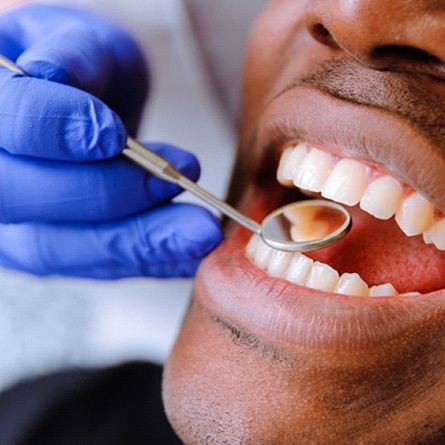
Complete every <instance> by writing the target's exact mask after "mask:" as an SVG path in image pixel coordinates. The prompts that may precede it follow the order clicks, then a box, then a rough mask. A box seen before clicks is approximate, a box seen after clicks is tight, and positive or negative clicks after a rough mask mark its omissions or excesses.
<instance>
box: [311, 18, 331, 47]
mask: <svg viewBox="0 0 445 445" xmlns="http://www.w3.org/2000/svg"><path fill="white" fill-rule="evenodd" d="M310 31H311V34H312V36H313V37H314V38H315V39H316V40H318V41H319V42H320V43H323V44H324V45H327V46H337V44H336V42H335V39H334V38H333V37H332V34H331V33H330V32H329V30H328V29H327V28H326V27H325V26H324V25H323V24H321V23H315V24H313V25H312V26H311V28H310Z"/></svg>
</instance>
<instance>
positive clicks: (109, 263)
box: [0, 204, 222, 279]
mask: <svg viewBox="0 0 445 445" xmlns="http://www.w3.org/2000/svg"><path fill="white" fill-rule="evenodd" d="M221 239H222V234H221V230H220V227H219V223H218V221H217V220H216V218H215V217H214V216H213V215H212V214H210V213H209V212H208V211H207V210H205V209H203V208H201V207H197V206H193V205H191V204H169V205H167V206H165V207H159V208H156V209H154V210H152V211H150V212H149V213H146V214H143V215H139V216H137V217H135V218H133V219H130V220H124V221H118V222H113V223H106V224H99V225H92V224H90V225H69V226H59V225H51V224H44V223H41V224H28V223H23V224H17V225H15V224H12V225H0V265H2V266H4V267H8V268H14V269H19V270H23V271H25V272H29V273H33V274H36V275H50V274H60V275H69V276H79V277H89V278H96V279H113V278H122V277H131V276H150V277H186V276H192V275H194V273H195V271H196V269H197V267H198V265H199V263H200V261H201V260H202V258H203V257H204V256H205V255H207V254H208V253H209V252H210V251H211V250H212V249H213V248H214V247H216V246H217V245H218V244H219V242H220V241H221Z"/></svg>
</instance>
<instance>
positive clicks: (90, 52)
mask: <svg viewBox="0 0 445 445" xmlns="http://www.w3.org/2000/svg"><path fill="white" fill-rule="evenodd" d="M0 53H1V54H3V55H5V56H6V57H8V58H10V59H11V60H13V61H15V62H16V63H17V65H18V66H20V68H21V69H23V70H24V71H25V72H26V73H28V74H29V75H30V76H32V77H28V76H22V75H19V74H15V73H13V72H11V71H9V70H8V69H6V68H0V222H1V224H0V265H3V266H6V267H12V268H16V269H21V270H25V271H28V272H31V273H34V274H39V275H47V274H52V273H57V274H65V275H74V276H86V277H94V278H118V277H125V276H136V275H148V276H157V277H166V276H190V275H192V274H193V273H194V272H195V270H196V267H197V265H198V264H199V262H200V260H201V259H202V257H203V256H204V255H205V254H207V253H208V252H209V251H210V250H211V249H213V248H214V247H215V246H216V245H217V244H218V243H219V242H220V240H221V231H220V228H219V224H218V221H217V220H216V219H215V218H214V217H213V216H212V215H211V214H210V213H209V212H207V211H206V210H204V209H202V208H200V207H196V206H192V205H187V204H172V203H170V200H171V199H172V198H173V197H174V196H176V195H177V194H178V193H179V192H180V189H179V188H178V187H176V186H174V185H172V184H169V183H166V182H164V181H162V180H160V179H157V178H155V177H153V176H151V175H149V174H148V173H146V172H145V171H143V170H141V169H140V168H139V167H137V166H135V165H133V164H132V163H131V162H129V161H128V160H126V159H124V158H123V157H121V156H117V155H118V154H119V153H120V152H121V151H122V149H123V148H124V146H125V141H126V137H127V133H126V129H125V128H127V129H128V130H129V131H131V132H134V131H135V130H136V127H137V123H138V120H139V116H140V112H141V109H142V105H143V102H144V98H145V93H146V86H147V84H148V81H147V75H146V68H145V64H144V62H143V59H142V55H141V54H140V52H139V50H138V48H137V46H136V45H135V43H134V42H133V41H132V39H131V38H130V37H129V36H128V35H127V34H126V33H125V32H124V31H122V30H121V29H120V28H119V27H118V26H116V25H115V24H113V23H112V22H110V21H108V20H106V19H104V18H101V17H99V16H97V15H95V14H93V13H89V12H86V11H82V10H77V9H74V8H66V7H57V6H49V5H46V6H44V5H34V6H27V7H22V8H19V9H14V10H12V11H10V12H8V13H6V14H4V15H2V16H0ZM150 147H151V148H152V149H154V150H155V151H158V152H159V153H160V154H161V155H163V156H164V157H166V158H167V159H168V160H170V161H171V162H172V163H173V164H174V165H176V167H177V168H179V170H181V171H182V172H183V173H184V174H186V175H187V176H188V177H189V178H190V179H192V180H196V179H197V178H198V176H199V165H198V162H197V160H196V159H195V158H194V157H193V156H192V155H191V154H189V153H186V152H184V151H182V150H179V149H177V148H174V147H172V146H169V145H166V144H151V145H150Z"/></svg>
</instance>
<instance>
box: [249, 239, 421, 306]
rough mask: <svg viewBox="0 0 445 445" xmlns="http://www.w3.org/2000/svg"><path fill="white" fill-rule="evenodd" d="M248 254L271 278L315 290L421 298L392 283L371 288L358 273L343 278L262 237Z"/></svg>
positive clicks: (250, 248) (253, 244) (367, 295)
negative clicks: (399, 290)
mask: <svg viewBox="0 0 445 445" xmlns="http://www.w3.org/2000/svg"><path fill="white" fill-rule="evenodd" d="M246 255H247V257H248V258H249V259H251V260H252V261H253V263H254V264H255V265H256V266H257V267H258V268H259V269H262V270H264V271H266V272H267V273H268V274H269V275H271V276H274V277H277V278H283V279H285V280H287V281H289V282H291V283H294V284H298V285H301V286H305V287H308V288H311V289H316V290H321V291H326V292H334V293H337V294H342V295H351V296H360V297H384V296H398V295H400V296H414V295H420V294H419V293H418V292H410V293H408V294H399V293H398V292H397V291H396V289H395V288H394V286H393V285H392V284H390V283H386V284H381V285H378V286H372V287H369V286H368V284H366V283H365V282H364V281H363V280H362V278H361V277H360V275H358V274H356V273H344V274H342V275H341V276H339V274H338V272H337V271H336V270H334V269H333V268H332V267H330V266H328V265H326V264H323V263H319V262H316V261H313V260H312V259H310V258H308V257H307V256H305V255H303V254H302V253H298V252H297V253H290V252H282V251H279V250H275V249H272V248H271V247H269V246H268V245H266V244H265V243H264V242H263V241H262V240H261V238H260V237H259V236H258V235H254V236H253V237H252V238H251V239H250V241H249V243H248V244H247V246H246Z"/></svg>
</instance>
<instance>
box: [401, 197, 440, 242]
mask: <svg viewBox="0 0 445 445" xmlns="http://www.w3.org/2000/svg"><path fill="white" fill-rule="evenodd" d="M433 219H434V206H433V205H432V204H431V203H430V202H429V201H427V200H426V199H425V198H424V197H423V196H422V195H420V194H419V193H417V192H415V193H413V194H412V195H410V196H408V198H406V199H405V200H404V201H403V202H402V205H401V206H400V208H399V210H398V211H397V213H396V221H397V224H398V225H399V227H400V228H401V229H402V230H403V232H404V233H405V234H406V235H408V236H414V235H419V234H421V233H422V232H425V231H426V230H428V229H429V228H430V227H431V225H432V224H433Z"/></svg>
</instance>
